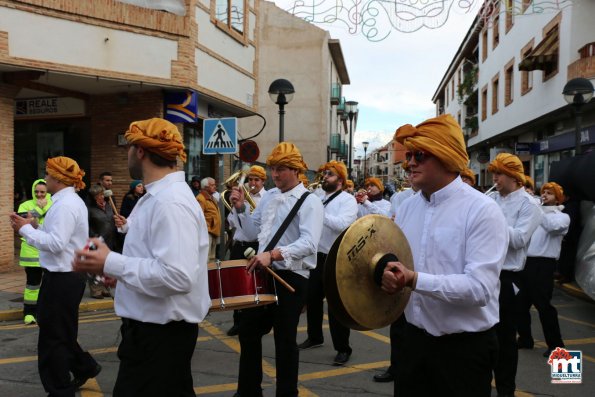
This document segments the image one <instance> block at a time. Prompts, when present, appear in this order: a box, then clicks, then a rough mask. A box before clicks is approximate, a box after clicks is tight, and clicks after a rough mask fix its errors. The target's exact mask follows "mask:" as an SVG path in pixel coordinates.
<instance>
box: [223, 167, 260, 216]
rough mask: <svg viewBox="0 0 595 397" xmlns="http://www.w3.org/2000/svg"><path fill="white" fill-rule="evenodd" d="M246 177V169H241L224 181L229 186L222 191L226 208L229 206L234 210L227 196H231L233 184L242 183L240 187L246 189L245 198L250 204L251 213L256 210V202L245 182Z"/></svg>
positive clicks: (229, 209)
mask: <svg viewBox="0 0 595 397" xmlns="http://www.w3.org/2000/svg"><path fill="white" fill-rule="evenodd" d="M245 177H246V173H245V171H242V170H240V171H237V172H235V173H233V174H232V175H231V176H230V177H229V178H227V179H226V180H225V182H223V184H224V185H225V186H226V187H227V189H225V190H224V191H223V193H221V200H223V204H224V205H225V208H227V210H228V211H231V210H232V205H231V203H230V202H229V201H228V200H227V198H228V197H229V194H230V193H231V190H230V188H231V186H234V185H237V184H239V185H240V186H239V187H240V189H242V190H244V199H245V200H246V201H247V202H248V204H249V205H250V213H252V211H254V209H255V208H256V203H255V202H254V199H253V198H252V196H251V195H250V191H249V190H248V188H247V187H246V185H245V184H244V178H245Z"/></svg>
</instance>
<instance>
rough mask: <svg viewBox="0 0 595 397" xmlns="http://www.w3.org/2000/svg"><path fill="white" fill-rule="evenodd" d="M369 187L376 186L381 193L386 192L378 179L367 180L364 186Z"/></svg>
mask: <svg viewBox="0 0 595 397" xmlns="http://www.w3.org/2000/svg"><path fill="white" fill-rule="evenodd" d="M368 185H374V186H376V187H377V188H378V189H380V192H381V193H382V192H384V185H383V184H382V181H381V180H380V179H378V178H374V177H370V178H368V179H366V181H365V182H364V186H368Z"/></svg>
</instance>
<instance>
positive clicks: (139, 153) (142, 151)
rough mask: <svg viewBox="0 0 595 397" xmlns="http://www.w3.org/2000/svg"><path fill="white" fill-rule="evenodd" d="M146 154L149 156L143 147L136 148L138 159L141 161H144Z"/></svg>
mask: <svg viewBox="0 0 595 397" xmlns="http://www.w3.org/2000/svg"><path fill="white" fill-rule="evenodd" d="M146 154H147V152H145V149H144V148H143V147H141V146H137V147H136V157H137V158H138V159H139V160H142V159H143V158H144V157H145V155H146Z"/></svg>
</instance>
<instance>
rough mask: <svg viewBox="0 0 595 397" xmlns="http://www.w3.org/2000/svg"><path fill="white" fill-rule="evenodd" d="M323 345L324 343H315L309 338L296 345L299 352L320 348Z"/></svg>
mask: <svg viewBox="0 0 595 397" xmlns="http://www.w3.org/2000/svg"><path fill="white" fill-rule="evenodd" d="M323 343H324V342H315V341H313V340H311V339H310V338H308V339H306V340H305V341H303V342H302V343H300V344H299V345H298V349H300V350H306V349H313V348H315V347H320V346H322V345H323Z"/></svg>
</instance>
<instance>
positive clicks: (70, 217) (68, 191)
mask: <svg viewBox="0 0 595 397" xmlns="http://www.w3.org/2000/svg"><path fill="white" fill-rule="evenodd" d="M46 174H47V175H46V177H45V180H46V186H47V191H48V192H49V193H51V194H52V200H53V205H52V207H51V208H50V210H49V211H48V212H47V214H46V217H45V222H44V223H43V224H42V225H40V226H39V228H38V229H35V228H34V227H33V226H32V225H31V223H32V220H33V218H31V217H28V218H26V219H25V218H21V217H20V216H18V215H17V214H12V215H11V217H10V219H11V223H12V225H13V229H14V230H15V231H16V232H18V233H19V234H20V235H21V236H23V237H24V238H25V240H26V241H27V243H28V244H29V245H32V246H33V247H35V248H37V249H38V250H39V263H40V265H41V267H43V268H44V269H45V271H44V273H43V277H42V281H41V289H40V290H39V298H38V311H37V313H38V315H37V323H38V324H39V341H38V345H37V346H38V349H37V354H38V366H39V377H40V378H41V383H42V384H43V387H44V389H45V390H46V392H47V393H48V394H49V395H51V396H67V395H72V396H74V393H75V390H76V388H78V387H80V386H81V385H82V384H83V383H85V382H86V381H87V379H89V378H94V377H95V376H97V374H99V372H100V371H101V366H100V365H99V364H97V361H95V360H94V359H93V357H92V356H91V355H90V354H89V353H87V352H84V351H83V350H82V348H81V347H80V346H79V344H78V342H77V340H76V335H77V333H78V307H79V304H80V302H81V298H82V296H83V292H84V291H85V276H84V275H82V274H79V273H75V272H73V267H72V261H73V259H74V251H75V250H77V249H81V248H83V247H84V246H85V243H86V242H87V238H88V236H89V223H88V215H87V207H86V206H85V203H83V200H81V198H80V197H79V196H78V194H77V193H76V191H77V190H78V189H83V188H84V187H85V183H84V182H83V176H84V175H85V172H84V171H83V170H81V169H80V167H79V165H78V164H77V162H76V161H74V160H73V159H71V158H68V157H54V158H50V159H48V160H47V163H46ZM65 358H68V359H65ZM71 373H72V374H73V375H74V379H73V380H71V375H70V374H71Z"/></svg>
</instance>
